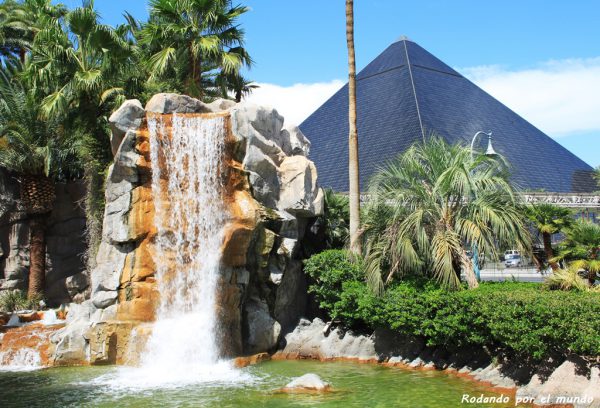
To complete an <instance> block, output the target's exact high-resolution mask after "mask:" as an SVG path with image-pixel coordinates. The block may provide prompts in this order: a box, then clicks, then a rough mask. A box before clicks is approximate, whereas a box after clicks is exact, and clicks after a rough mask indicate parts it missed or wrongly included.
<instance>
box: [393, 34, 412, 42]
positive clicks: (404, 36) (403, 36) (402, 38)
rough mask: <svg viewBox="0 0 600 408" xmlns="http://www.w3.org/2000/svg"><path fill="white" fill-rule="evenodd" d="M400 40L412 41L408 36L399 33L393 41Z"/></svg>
mask: <svg viewBox="0 0 600 408" xmlns="http://www.w3.org/2000/svg"><path fill="white" fill-rule="evenodd" d="M400 41H410V42H413V40H411V39H410V38H408V36H406V35H401V36H400V37H399V38H398V39H397V40H396V41H394V42H400Z"/></svg>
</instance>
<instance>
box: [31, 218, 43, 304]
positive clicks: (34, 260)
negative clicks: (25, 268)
mask: <svg viewBox="0 0 600 408" xmlns="http://www.w3.org/2000/svg"><path fill="white" fill-rule="evenodd" d="M29 234H30V235H29V236H30V238H29V290H28V291H27V297H28V298H29V299H32V298H34V297H36V296H38V295H43V293H44V287H45V284H46V220H45V215H43V214H35V215H31V218H30V219H29Z"/></svg>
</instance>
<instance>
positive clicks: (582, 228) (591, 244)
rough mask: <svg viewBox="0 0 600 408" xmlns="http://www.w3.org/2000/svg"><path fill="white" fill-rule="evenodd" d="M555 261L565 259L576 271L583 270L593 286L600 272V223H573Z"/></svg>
mask: <svg viewBox="0 0 600 408" xmlns="http://www.w3.org/2000/svg"><path fill="white" fill-rule="evenodd" d="M565 232H566V235H567V238H566V239H565V241H564V242H563V243H562V244H561V246H560V251H559V254H558V256H557V257H556V258H554V259H553V260H552V261H553V262H558V261H565V262H567V263H568V264H569V267H570V268H572V269H573V270H575V271H576V272H579V271H583V272H584V274H585V275H586V276H587V279H588V283H589V285H590V286H593V285H594V283H595V282H596V279H597V278H598V273H600V225H598V224H594V223H592V222H589V221H578V222H575V223H573V225H572V226H571V227H569V228H568V229H567V230H566V231H565Z"/></svg>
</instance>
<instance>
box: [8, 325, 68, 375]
mask: <svg viewBox="0 0 600 408" xmlns="http://www.w3.org/2000/svg"><path fill="white" fill-rule="evenodd" d="M64 326H65V325H64V324H60V325H54V326H44V325H43V324H40V323H32V324H28V325H25V326H21V327H16V328H9V329H6V331H5V333H4V337H3V338H2V343H0V353H1V355H2V356H3V357H2V361H0V364H9V363H10V362H11V359H12V358H13V356H14V355H15V353H17V352H18V351H19V350H23V349H33V350H36V351H37V352H38V353H39V355H40V361H41V364H42V365H43V366H48V365H50V355H51V347H52V343H51V342H50V336H52V334H54V333H55V332H56V331H58V330H60V329H62V328H63V327H64Z"/></svg>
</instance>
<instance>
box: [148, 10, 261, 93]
mask: <svg viewBox="0 0 600 408" xmlns="http://www.w3.org/2000/svg"><path fill="white" fill-rule="evenodd" d="M248 10H249V9H248V8H247V7H245V6H241V5H236V6H233V5H232V2H231V1H230V0H213V1H205V0H150V18H149V20H148V22H147V23H146V24H143V25H142V28H141V30H140V32H139V36H138V37H139V40H140V43H141V45H142V46H143V48H142V51H143V52H144V53H145V54H146V55H147V58H144V61H147V62H146V68H147V70H148V73H149V79H150V81H155V80H159V81H161V80H164V79H165V78H175V79H176V84H177V85H179V86H183V88H184V89H185V93H188V94H190V95H192V96H196V97H204V98H206V97H207V96H208V97H209V98H210V97H212V96H221V95H220V94H221V89H220V87H219V85H218V84H217V82H219V81H217V78H218V77H219V75H221V74H222V75H221V76H220V78H219V79H220V80H221V82H222V80H227V79H231V80H232V81H234V82H239V81H238V80H239V79H240V78H241V77H240V76H239V74H238V73H239V70H240V68H241V67H242V66H243V65H246V66H250V65H251V64H252V59H251V58H250V56H249V54H248V53H247V52H246V50H245V48H244V47H243V41H244V31H243V30H241V29H240V28H239V26H238V24H237V21H238V18H239V17H240V16H241V15H242V14H244V13H246V12H247V11H248ZM223 75H225V76H229V78H226V77H224V76H223ZM232 75H233V76H232ZM226 82H228V81H226ZM238 85H239V83H238ZM246 85H247V84H246ZM232 86H234V85H233V84H232ZM227 87H228V86H226V88H227ZM234 87H235V86H234ZM236 88H237V90H239V92H240V95H239V96H240V98H241V94H242V93H244V92H246V91H245V89H246V90H249V89H250V88H247V87H245V85H243V84H242V85H241V87H240V86H237V87H236Z"/></svg>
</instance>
